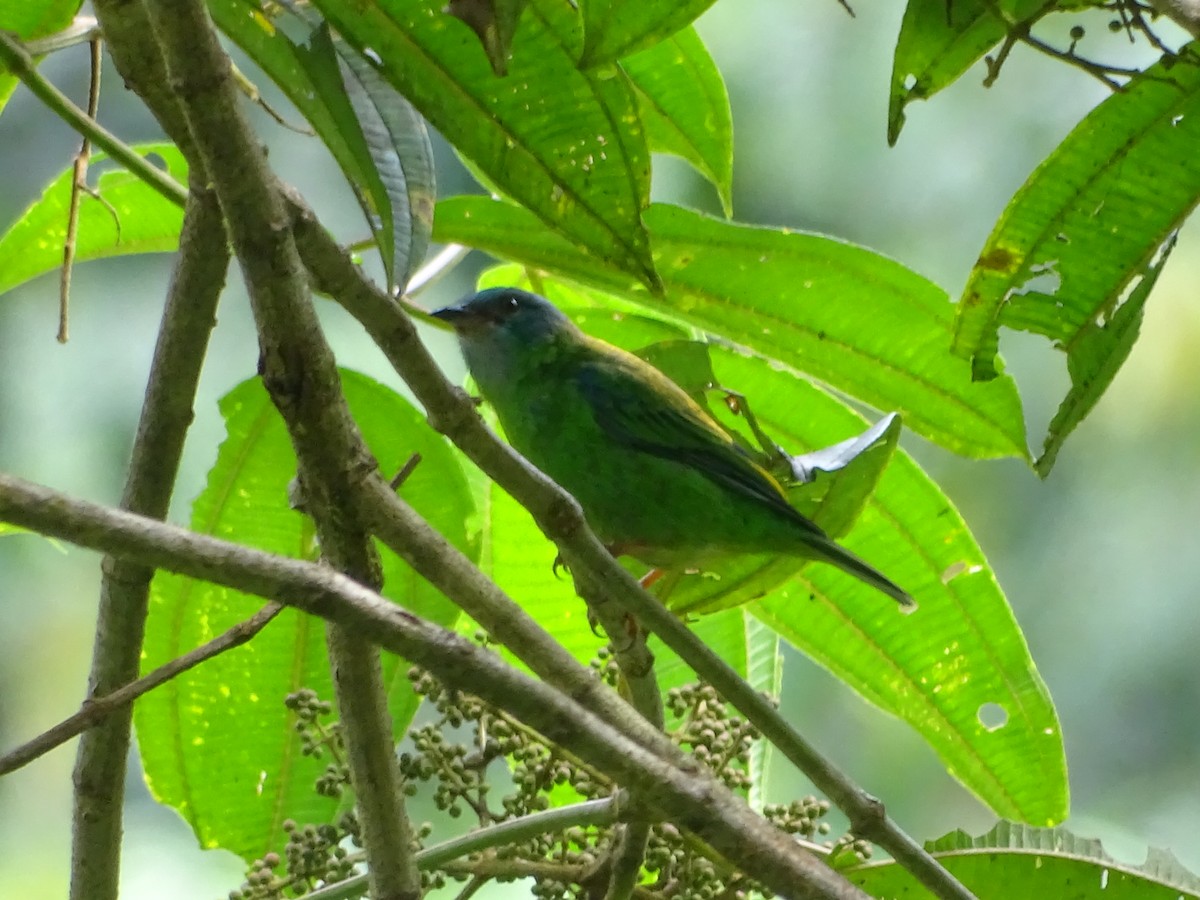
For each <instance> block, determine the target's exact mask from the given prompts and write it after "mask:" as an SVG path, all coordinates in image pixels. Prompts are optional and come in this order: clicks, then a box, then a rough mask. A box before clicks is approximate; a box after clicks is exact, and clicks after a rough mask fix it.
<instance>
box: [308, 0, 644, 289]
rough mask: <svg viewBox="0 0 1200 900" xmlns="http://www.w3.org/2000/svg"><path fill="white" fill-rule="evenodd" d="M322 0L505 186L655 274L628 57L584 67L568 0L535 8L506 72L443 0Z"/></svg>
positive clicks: (615, 256)
mask: <svg viewBox="0 0 1200 900" xmlns="http://www.w3.org/2000/svg"><path fill="white" fill-rule="evenodd" d="M317 6H319V7H320V9H321V10H322V12H323V13H324V14H325V15H326V17H327V18H328V19H329V22H330V23H331V25H333V26H334V27H335V29H336V30H337V31H338V33H339V34H340V35H341V36H342V37H344V38H345V39H346V40H347V41H348V42H350V43H351V44H352V45H354V46H355V47H356V48H357V49H358V51H359V52H360V53H362V54H363V55H364V56H366V57H367V58H368V59H370V60H372V61H373V62H375V64H376V65H377V67H378V69H379V71H380V73H381V74H383V75H384V76H385V77H386V78H387V79H388V80H389V81H391V82H392V84H394V85H395V86H396V88H397V89H398V90H399V91H400V92H401V93H402V94H404V96H405V97H407V98H408V99H409V100H410V101H411V102H412V104H413V105H414V106H415V107H416V108H417V109H419V110H420V111H421V112H422V114H424V116H425V117H426V118H427V119H428V120H429V121H430V122H431V123H432V124H433V125H434V126H435V127H436V128H437V129H438V130H439V131H440V132H441V133H442V134H443V135H444V136H445V137H446V138H447V139H448V140H449V141H450V142H451V143H452V144H453V145H454V146H455V148H456V149H457V150H458V151H459V152H460V153H461V154H462V155H463V156H464V157H466V158H467V159H469V160H471V162H472V163H474V164H475V165H476V166H477V167H478V168H479V170H480V171H481V172H482V173H483V174H484V175H485V176H486V177H487V179H489V180H490V181H491V182H492V183H493V184H495V185H496V186H497V187H498V188H499V189H500V190H501V191H503V192H504V193H505V194H506V195H508V196H510V197H512V198H513V199H514V200H516V201H518V202H519V203H521V204H523V205H524V206H526V207H527V208H528V209H529V210H530V211H531V212H532V213H533V214H534V215H535V216H536V218H537V219H538V220H540V221H541V222H543V223H545V224H546V225H547V226H549V227H550V228H552V229H554V230H555V231H556V232H558V233H559V234H561V235H563V236H564V237H565V238H566V239H567V240H568V241H569V242H570V243H571V244H572V245H574V246H577V247H581V248H585V249H586V250H587V251H588V252H589V253H591V254H593V255H596V256H598V257H599V258H601V259H604V260H605V261H606V262H607V263H609V264H611V265H614V266H615V267H616V268H618V269H619V270H621V271H625V272H627V273H629V274H631V275H632V276H633V277H636V278H638V279H640V280H641V281H643V282H644V283H646V284H650V285H656V284H657V279H656V276H655V274H654V264H653V261H652V259H651V255H650V245H649V240H648V238H647V236H646V231H645V228H644V227H643V226H642V222H641V212H642V209H643V208H644V206H645V204H646V202H647V197H648V191H649V176H650V157H649V152H648V150H647V149H646V141H645V136H644V135H643V133H642V128H641V120H640V118H639V116H638V110H637V99H636V96H635V94H634V91H633V88H632V86H631V85H630V83H629V81H628V79H627V78H626V77H625V75H624V74H623V73H622V72H621V71H620V70H619V69H618V68H616V67H613V66H608V67H601V68H599V69H596V70H589V71H586V72H585V71H581V70H579V69H578V68H576V66H575V58H576V57H577V55H578V49H579V46H580V42H581V40H582V35H581V34H580V33H579V23H578V20H577V19H576V17H575V14H574V12H573V11H572V10H571V8H570V7H569V5H567V4H547V5H545V6H542V5H537V6H535V7H530V8H529V9H528V10H526V12H525V14H524V16H523V17H522V19H521V23H520V27H519V28H518V29H517V33H516V36H515V38H514V40H513V46H512V59H511V61H510V64H509V67H508V75H507V76H506V77H504V78H499V77H497V76H496V75H495V73H494V72H493V71H492V69H491V66H490V64H489V62H488V59H487V57H486V54H485V53H484V51H483V49H482V48H481V47H480V46H479V44H478V41H477V39H476V37H475V35H473V34H472V33H471V30H470V29H469V28H468V26H467V25H466V24H464V23H463V22H461V21H459V20H458V19H456V18H454V17H453V16H450V15H448V14H446V13H445V12H444V11H443V9H442V6H443V4H442V3H441V0H405V2H401V0H383V2H379V3H370V4H366V5H364V4H360V3H356V2H349V0H320V2H319V3H318V4H317Z"/></svg>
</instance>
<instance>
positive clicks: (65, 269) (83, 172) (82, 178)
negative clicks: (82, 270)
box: [58, 37, 121, 344]
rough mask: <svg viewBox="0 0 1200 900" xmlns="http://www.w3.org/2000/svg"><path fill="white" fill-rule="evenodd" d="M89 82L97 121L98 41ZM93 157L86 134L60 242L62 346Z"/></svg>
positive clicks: (77, 156) (77, 157)
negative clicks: (81, 200) (82, 206)
mask: <svg viewBox="0 0 1200 900" xmlns="http://www.w3.org/2000/svg"><path fill="white" fill-rule="evenodd" d="M90 46H91V51H92V52H91V57H92V59H91V62H92V66H91V80H90V83H89V85H88V106H87V115H88V118H89V119H93V120H94V119H95V118H96V112H97V111H98V110H99V108H100V71H101V68H102V63H103V59H102V57H101V55H100V38H99V37H95V38H93V39H92V42H91V45H90ZM91 154H92V142H91V139H90V138H89V137H88V136H87V135H86V134H85V135H84V136H83V142H82V143H81V144H80V145H79V152H78V153H76V154H75V165H74V167H73V170H72V173H71V200H70V203H69V204H68V206H67V234H66V237H65V238H64V239H63V264H62V271H61V273H60V274H59V280H58V342H59V343H60V344H65V343H66V342H67V340H68V339H69V337H70V329H69V327H68V324H67V323H68V317H69V313H68V310H69V309H70V303H71V270H72V268H73V267H74V265H75V239H76V235H77V234H78V233H79V198H80V197H81V196H82V195H83V192H84V191H85V190H86V188H87V171H88V160H89V159H90V157H91ZM120 229H121V220H120V219H118V220H117V239H118V240H120V234H121V230H120Z"/></svg>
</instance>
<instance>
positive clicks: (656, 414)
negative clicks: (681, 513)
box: [578, 357, 824, 535]
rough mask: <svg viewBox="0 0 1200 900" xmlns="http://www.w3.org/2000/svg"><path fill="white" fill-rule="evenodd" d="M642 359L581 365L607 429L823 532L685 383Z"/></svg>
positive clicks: (585, 389) (581, 379) (586, 392)
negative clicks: (692, 396) (703, 405)
mask: <svg viewBox="0 0 1200 900" xmlns="http://www.w3.org/2000/svg"><path fill="white" fill-rule="evenodd" d="M638 363H641V360H636V361H633V360H626V359H624V358H621V357H615V358H608V357H605V358H601V359H598V360H595V361H592V362H589V363H587V364H585V365H583V366H581V367H580V369H579V376H578V383H579V387H580V392H581V393H582V395H583V397H584V399H585V400H586V402H587V403H588V404H589V405H590V406H591V409H592V414H593V415H594V417H595V419H596V424H597V425H599V426H600V427H601V428H602V429H603V430H604V431H605V433H606V434H608V435H609V436H610V437H612V438H613V439H614V440H616V441H618V442H619V443H622V444H624V445H626V446H628V447H631V448H633V449H635V450H639V451H641V452H643V453H648V454H650V455H652V456H657V457H660V458H662V459H668V460H672V461H674V462H678V463H681V464H683V465H687V466H690V467H692V468H693V469H696V470H697V471H699V472H700V473H701V474H703V475H704V476H705V477H706V478H709V479H711V480H712V481H714V482H716V483H717V484H719V485H721V486H722V487H726V488H728V489H730V490H733V491H736V492H737V493H740V494H743V495H745V496H748V497H752V498H754V499H755V500H758V501H759V502H761V503H763V504H764V505H766V506H768V507H771V508H773V509H774V510H776V511H777V512H778V513H780V514H782V515H784V516H786V517H787V518H789V519H792V520H794V521H797V522H798V523H801V524H803V525H804V526H807V527H808V528H809V529H811V530H812V531H813V532H814V533H816V534H822V535H823V534H824V532H822V531H821V530H820V529H819V528H818V527H817V526H816V525H814V524H812V523H811V522H809V520H808V519H806V518H805V517H804V516H802V515H800V514H799V513H798V512H796V510H795V509H794V508H793V507H792V506H791V504H789V503H788V502H787V498H786V497H785V496H784V494H783V491H782V490H781V489H780V487H779V485H778V484H777V483H776V481H775V479H773V478H772V477H771V476H770V475H769V474H768V473H767V472H766V470H764V469H762V468H761V467H759V466H758V465H756V464H755V462H754V461H753V460H752V459H751V458H750V456H749V455H748V454H747V453H746V452H745V451H744V450H743V449H742V448H741V447H739V446H738V445H737V444H736V443H734V441H733V440H732V439H731V438H730V437H729V435H728V434H726V433H725V431H724V430H723V429H722V428H721V426H720V425H718V424H717V423H716V422H715V421H713V419H712V418H711V417H710V416H709V415H708V413H706V412H705V411H704V410H703V409H702V408H701V407H700V406H699V405H698V404H696V403H695V401H693V400H692V398H691V397H689V396H688V395H687V393H686V392H684V390H683V389H682V388H680V387H679V386H678V385H677V384H675V383H674V382H673V381H671V380H670V379H668V378H667V377H666V376H665V375H663V374H662V373H661V372H659V371H658V370H657V369H654V368H653V367H651V366H650V365H649V364H648V363H641V365H638ZM643 367H644V368H643Z"/></svg>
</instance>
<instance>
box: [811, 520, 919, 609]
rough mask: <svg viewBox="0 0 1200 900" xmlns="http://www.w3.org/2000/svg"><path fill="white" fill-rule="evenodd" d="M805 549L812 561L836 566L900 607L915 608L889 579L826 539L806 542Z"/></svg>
mask: <svg viewBox="0 0 1200 900" xmlns="http://www.w3.org/2000/svg"><path fill="white" fill-rule="evenodd" d="M806 544H807V545H808V547H807V549H808V550H809V551H810V552H811V554H812V556H813V558H814V559H817V560H820V561H822V562H827V563H830V564H831V565H835V566H837V567H838V568H839V569H841V570H842V571H843V572H846V573H848V574H850V575H853V576H854V577H855V578H857V579H858V580H859V581H862V582H865V583H866V584H869V585H870V586H871V587H873V588H875V589H876V590H878V591H882V592H883V593H885V594H887V595H888V596H889V597H891V598H892V599H893V600H895V601H896V602H897V603H899V604H900V605H901V606H905V607H912V606H916V602H915V601H914V600H913V598H912V597H910V596H909V595H908V592H907V591H905V590H903V589H902V588H900V587H899V585H897V584H896V583H895V582H893V581H892V580H891V579H890V578H888V577H887V576H886V575H884V574H883V573H882V572H880V571H879V570H878V569H875V568H874V567H872V566H871V565H869V564H868V563H867V562H866V561H865V560H862V559H860V558H859V557H857V556H855V555H854V554H853V553H851V552H850V551H849V550H847V549H846V548H844V547H841V546H839V545H838V544H835V543H834V542H833V541H832V540H831V539H829V538H828V537H824V539H823V540H813V541H806Z"/></svg>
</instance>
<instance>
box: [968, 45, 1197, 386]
mask: <svg viewBox="0 0 1200 900" xmlns="http://www.w3.org/2000/svg"><path fill="white" fill-rule="evenodd" d="M1198 49H1200V45H1196V44H1189V45H1188V47H1187V48H1185V49H1184V50H1183V51H1181V57H1180V58H1179V59H1173V58H1170V59H1164V60H1163V61H1162V62H1160V63H1158V64H1157V65H1155V66H1153V67H1151V68H1150V69H1148V70H1147V71H1146V72H1145V73H1143V74H1142V75H1140V76H1138V77H1137V78H1135V79H1133V81H1132V82H1130V84H1129V85H1128V86H1127V87H1126V89H1125V90H1124V91H1121V92H1119V93H1115V94H1113V95H1112V96H1111V97H1109V98H1108V99H1106V100H1105V101H1104V102H1103V103H1101V104H1100V105H1099V106H1098V107H1096V109H1095V110H1093V111H1092V112H1091V113H1090V114H1089V115H1088V116H1087V118H1085V119H1084V120H1083V121H1082V122H1081V123H1080V124H1079V125H1078V126H1077V127H1076V128H1075V129H1074V130H1073V131H1072V132H1071V133H1070V134H1069V135H1068V136H1067V138H1066V139H1065V140H1064V141H1063V142H1062V143H1061V144H1059V146H1058V147H1057V148H1056V149H1055V151H1054V152H1053V153H1052V154H1051V155H1050V156H1049V157H1048V158H1047V159H1046V161H1045V162H1043V163H1042V164H1041V166H1039V167H1038V169H1037V171H1036V172H1034V173H1033V175H1032V176H1031V177H1030V178H1029V180H1028V181H1027V182H1026V183H1025V184H1024V186H1022V188H1021V189H1020V190H1019V191H1018V192H1017V193H1016V195H1015V196H1014V197H1013V199H1012V200H1011V201H1010V203H1009V205H1008V208H1007V209H1006V210H1005V211H1004V215H1003V216H1001V218H1000V220H999V221H998V222H997V223H996V227H995V229H994V230H993V231H992V234H991V236H990V237H989V238H988V241H987V243H986V244H985V245H984V248H983V250H982V251H981V252H980V255H979V260H978V261H977V262H976V264H975V268H974V270H973V271H972V273H971V277H970V279H969V281H968V283H967V286H966V288H965V289H964V291H963V296H962V300H961V302H960V303H959V310H958V321H957V323H956V335H955V344H954V348H955V351H956V352H957V353H959V354H960V355H962V356H964V357H970V358H971V359H972V365H973V372H974V374H975V377H977V378H982V379H986V378H990V377H993V376H994V374H995V372H996V370H997V369H996V365H995V352H996V348H997V345H998V341H999V329H1000V326H1001V325H1005V326H1008V327H1009V328H1016V329H1021V330H1024V331H1030V332H1033V333H1035V334H1041V335H1045V336H1046V337H1048V338H1050V340H1052V341H1053V342H1054V343H1055V346H1057V347H1058V348H1060V349H1062V350H1064V351H1066V353H1067V355H1068V361H1069V364H1070V367H1071V369H1072V376H1073V377H1072V381H1073V383H1074V388H1073V389H1074V390H1079V389H1081V388H1082V387H1083V385H1082V383H1081V381H1080V379H1079V377H1078V373H1088V372H1092V371H1094V370H1095V369H1096V368H1098V367H1100V365H1101V364H1102V362H1103V357H1104V356H1106V355H1107V354H1108V353H1109V352H1110V348H1111V345H1112V342H1110V341H1101V342H1097V341H1091V340H1086V337H1087V335H1089V334H1091V333H1093V331H1094V330H1095V329H1096V328H1098V327H1099V328H1102V329H1110V328H1111V327H1112V325H1113V323H1114V322H1117V321H1118V320H1119V319H1120V316H1121V313H1120V309H1121V304H1122V303H1123V302H1127V299H1126V291H1127V290H1128V289H1129V287H1130V285H1131V284H1134V283H1135V282H1136V281H1137V280H1138V279H1140V278H1144V277H1146V276H1147V275H1148V274H1149V273H1150V272H1151V271H1152V269H1151V267H1152V266H1153V264H1154V261H1155V258H1156V256H1157V255H1158V254H1159V251H1160V248H1161V247H1162V245H1163V243H1164V242H1165V241H1166V240H1167V238H1168V237H1169V236H1170V235H1171V233H1172V232H1174V231H1175V230H1176V229H1177V228H1179V226H1180V224H1181V223H1182V222H1183V220H1184V219H1185V218H1186V217H1187V215H1188V214H1189V213H1190V212H1191V211H1192V209H1193V208H1194V207H1195V205H1196V202H1197V200H1200V157H1198V156H1197V155H1196V153H1195V152H1193V151H1194V149H1195V147H1196V145H1197V142H1198V141H1200V55H1198V52H1197V51H1198ZM1164 161H1169V165H1168V164H1165V162H1164ZM1093 393H1094V392H1093ZM1094 399H1095V398H1094V397H1093V398H1092V402H1094Z"/></svg>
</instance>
